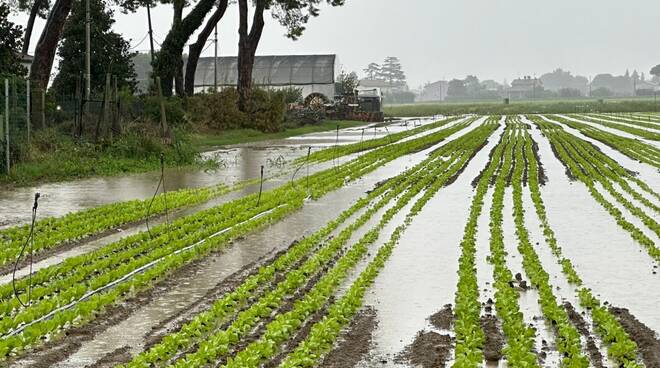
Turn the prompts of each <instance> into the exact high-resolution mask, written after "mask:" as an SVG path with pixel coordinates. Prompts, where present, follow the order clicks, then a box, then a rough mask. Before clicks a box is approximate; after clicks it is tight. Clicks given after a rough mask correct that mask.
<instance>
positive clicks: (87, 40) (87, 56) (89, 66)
mask: <svg viewBox="0 0 660 368" xmlns="http://www.w3.org/2000/svg"><path fill="white" fill-rule="evenodd" d="M89 1H90V0H85V110H86V111H87V112H89V103H88V102H89V96H90V94H91V89H92V87H91V86H92V83H91V79H92V64H91V60H90V55H91V51H90V50H91V46H90V44H91V35H90V33H91V30H90V23H91V20H90V18H89Z"/></svg>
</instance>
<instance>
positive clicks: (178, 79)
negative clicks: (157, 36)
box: [172, 0, 184, 97]
mask: <svg viewBox="0 0 660 368" xmlns="http://www.w3.org/2000/svg"><path fill="white" fill-rule="evenodd" d="M183 6H184V1H182V0H174V1H173V2H172V7H173V8H174V19H172V28H174V27H175V26H178V25H179V24H181V17H182V16H183ZM181 53H182V54H183V50H181ZM176 61H177V62H176V66H175V68H176V73H175V74H174V91H175V92H176V95H177V96H179V97H183V95H184V91H183V59H182V55H179V57H178V59H177V60H176Z"/></svg>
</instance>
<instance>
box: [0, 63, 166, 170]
mask: <svg viewBox="0 0 660 368" xmlns="http://www.w3.org/2000/svg"><path fill="white" fill-rule="evenodd" d="M76 80H77V82H76V85H75V89H74V91H71V92H69V93H61V92H59V91H57V92H56V91H53V90H52V89H51V91H49V93H44V91H43V90H42V89H39V88H35V86H34V85H31V83H30V81H29V79H26V78H23V77H12V76H6V77H5V76H3V77H0V122H1V124H0V153H1V154H0V156H1V159H0V173H9V172H10V169H11V167H12V165H13V164H14V163H17V162H21V161H25V160H26V159H28V158H29V157H30V153H31V149H30V147H31V143H32V140H33V138H34V134H35V132H37V133H38V132H39V131H40V130H42V129H43V128H46V127H53V126H58V127H59V128H62V129H59V131H60V133H63V134H70V135H71V136H72V137H73V138H76V139H79V140H93V141H99V140H101V139H105V138H107V137H110V138H111V139H112V137H113V136H118V135H120V134H121V133H122V125H123V124H124V123H126V122H131V121H134V120H136V119H139V118H140V117H142V116H144V115H145V113H146V112H147V111H146V110H147V106H146V101H145V99H141V98H131V97H130V96H129V95H130V94H129V95H126V96H125V97H124V98H122V93H121V91H120V90H119V89H118V86H117V82H118V81H117V79H116V78H115V77H114V76H112V75H107V76H106V83H105V86H104V87H102V90H101V91H98V90H96V91H94V90H92V91H90V94H89V97H88V98H85V96H84V95H85V93H84V90H85V88H84V79H83V78H82V77H81V76H78V78H77V79H76ZM161 124H163V123H161Z"/></svg>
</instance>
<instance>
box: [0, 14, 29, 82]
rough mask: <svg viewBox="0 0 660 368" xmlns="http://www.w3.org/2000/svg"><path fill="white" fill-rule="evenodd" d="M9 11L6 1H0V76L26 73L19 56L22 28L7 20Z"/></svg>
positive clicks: (21, 43) (21, 44)
mask: <svg viewBox="0 0 660 368" xmlns="http://www.w3.org/2000/svg"><path fill="white" fill-rule="evenodd" d="M10 11H11V9H10V8H9V5H8V4H7V3H5V2H2V3H0V77H1V76H9V75H18V76H22V75H25V74H26V73H27V69H25V67H23V65H21V59H20V57H19V55H20V52H21V47H22V46H23V39H22V36H23V28H22V27H21V26H19V25H16V24H14V23H13V22H11V21H10V20H9V13H10Z"/></svg>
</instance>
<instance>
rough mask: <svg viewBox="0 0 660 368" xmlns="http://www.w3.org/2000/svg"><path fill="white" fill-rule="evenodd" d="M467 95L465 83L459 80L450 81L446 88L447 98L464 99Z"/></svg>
mask: <svg viewBox="0 0 660 368" xmlns="http://www.w3.org/2000/svg"><path fill="white" fill-rule="evenodd" d="M466 95H467V88H466V87H465V82H464V81H462V80H460V79H452V80H450V81H449V85H448V86H447V96H450V97H465V96H466Z"/></svg>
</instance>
